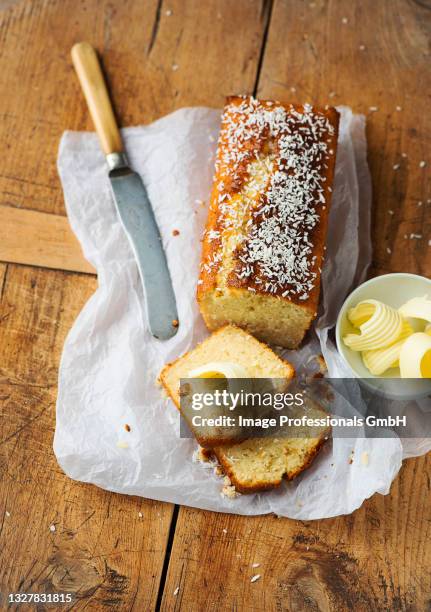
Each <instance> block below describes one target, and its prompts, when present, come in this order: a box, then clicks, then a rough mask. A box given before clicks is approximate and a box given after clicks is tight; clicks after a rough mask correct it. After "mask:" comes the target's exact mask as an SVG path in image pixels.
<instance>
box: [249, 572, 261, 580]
mask: <svg viewBox="0 0 431 612" xmlns="http://www.w3.org/2000/svg"><path fill="white" fill-rule="evenodd" d="M259 578H260V574H255V575H254V576H253V577H252V578H251V580H250V582H256V581H257V580H259Z"/></svg>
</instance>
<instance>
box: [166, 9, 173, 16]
mask: <svg viewBox="0 0 431 612" xmlns="http://www.w3.org/2000/svg"><path fill="white" fill-rule="evenodd" d="M165 15H166V17H170V16H171V15H172V11H171V9H168V10H167V11H165Z"/></svg>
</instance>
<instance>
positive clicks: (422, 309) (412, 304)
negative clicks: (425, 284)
mask: <svg viewBox="0 0 431 612" xmlns="http://www.w3.org/2000/svg"><path fill="white" fill-rule="evenodd" d="M399 312H400V313H401V314H402V316H403V317H411V318H412V319H424V320H425V321H429V322H431V299H429V298H428V296H424V297H417V298H413V299H411V300H409V301H408V302H406V303H405V304H403V305H402V306H401V308H400V309H399Z"/></svg>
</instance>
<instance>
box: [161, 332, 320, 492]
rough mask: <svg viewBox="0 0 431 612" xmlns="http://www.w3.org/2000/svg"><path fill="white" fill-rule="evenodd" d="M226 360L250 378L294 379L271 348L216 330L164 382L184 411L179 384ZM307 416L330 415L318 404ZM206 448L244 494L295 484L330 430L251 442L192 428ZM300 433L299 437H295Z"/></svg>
mask: <svg viewBox="0 0 431 612" xmlns="http://www.w3.org/2000/svg"><path fill="white" fill-rule="evenodd" d="M217 362H225V363H232V364H237V365H239V366H240V367H243V368H244V369H245V370H246V371H247V373H248V376H249V377H250V378H265V379H271V378H274V379H278V380H280V379H284V380H285V381H286V386H287V385H288V384H289V382H290V381H291V379H292V378H293V376H294V369H293V367H292V366H291V365H290V364H289V363H288V362H287V361H284V360H282V359H281V358H280V357H278V356H277V355H276V354H275V353H274V352H273V351H272V349H270V348H269V347H268V346H266V345H265V344H263V343H261V342H260V341H258V340H256V338H254V337H253V336H251V335H250V334H248V333H247V332H245V331H243V330H242V329H239V328H237V327H235V326H226V327H224V328H221V329H219V330H218V331H216V332H214V333H213V334H212V335H211V336H210V337H209V338H207V339H206V340H204V341H203V342H202V343H201V344H199V345H198V346H197V347H196V348H194V349H193V350H191V351H190V352H188V353H186V354H185V355H183V356H182V357H180V358H179V359H177V360H176V361H174V362H173V363H171V364H168V365H167V366H165V368H164V369H163V370H162V372H161V374H160V381H161V383H162V385H163V386H164V388H165V389H166V391H167V392H168V394H169V395H170V397H171V398H172V400H173V401H174V403H175V405H176V406H177V408H178V409H180V410H181V402H180V400H181V398H180V381H181V379H184V378H188V377H189V373H190V372H193V370H196V369H197V368H200V367H202V366H205V364H211V363H217ZM305 410H306V412H307V415H308V416H311V417H322V416H323V415H326V413H325V412H324V411H323V410H322V409H321V408H320V407H319V406H317V405H316V404H314V403H313V402H311V403H308V406H307V409H305ZM191 429H192V431H193V433H194V435H195V437H197V439H198V442H199V443H200V444H201V446H204V447H205V446H206V447H207V448H208V447H209V448H211V450H212V452H213V453H214V454H215V456H216V457H217V459H218V461H219V463H220V465H221V466H222V467H223V470H224V471H225V473H226V475H227V476H228V477H229V478H230V480H231V482H232V484H233V485H234V486H235V488H236V489H237V491H238V492H240V493H253V492H257V491H264V490H266V489H271V488H274V487H277V486H279V485H280V483H281V482H282V480H283V478H286V479H288V480H291V479H292V478H294V477H295V476H297V475H298V474H300V473H301V472H302V471H303V470H305V469H306V468H307V467H308V466H309V465H310V464H311V462H312V460H313V459H314V457H315V456H316V455H317V453H318V452H319V449H320V447H321V446H322V445H323V443H324V442H325V440H326V438H327V437H328V435H329V433H330V429H329V428H327V427H319V428H316V429H314V430H311V429H309V428H304V431H303V433H302V431H301V432H300V435H301V436H302V437H300V438H299V437H292V438H289V437H286V436H284V435H282V434H280V436H278V437H276V438H275V437H266V438H252V439H249V440H244V441H242V442H239V443H238V442H235V443H229V441H228V440H227V439H226V438H224V437H223V435H222V434H220V435H219V436H217V431H216V430H215V429H214V428H211V429H209V430H208V431H207V432H204V434H206V435H202V431H199V432H198V435H197V431H196V428H193V427H191ZM296 435H298V434H296Z"/></svg>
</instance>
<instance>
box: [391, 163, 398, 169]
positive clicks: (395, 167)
mask: <svg viewBox="0 0 431 612" xmlns="http://www.w3.org/2000/svg"><path fill="white" fill-rule="evenodd" d="M399 167H400V164H394V165H393V166H392V168H393V169H394V170H398V168H399Z"/></svg>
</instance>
